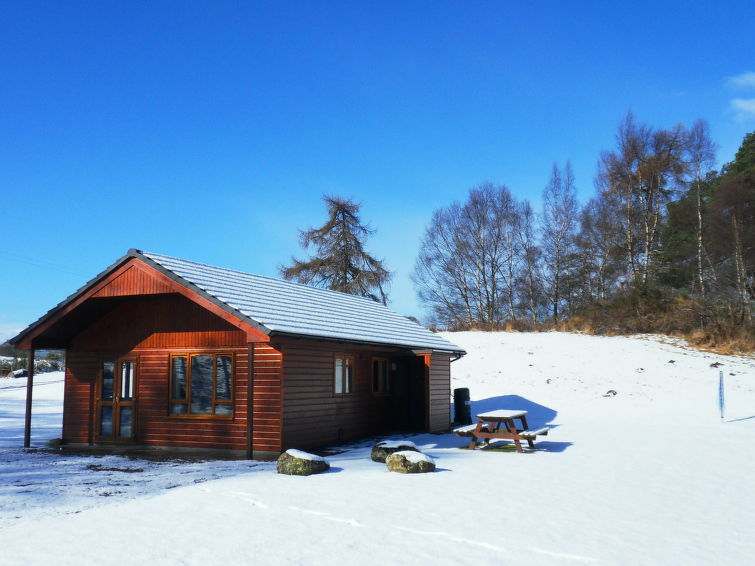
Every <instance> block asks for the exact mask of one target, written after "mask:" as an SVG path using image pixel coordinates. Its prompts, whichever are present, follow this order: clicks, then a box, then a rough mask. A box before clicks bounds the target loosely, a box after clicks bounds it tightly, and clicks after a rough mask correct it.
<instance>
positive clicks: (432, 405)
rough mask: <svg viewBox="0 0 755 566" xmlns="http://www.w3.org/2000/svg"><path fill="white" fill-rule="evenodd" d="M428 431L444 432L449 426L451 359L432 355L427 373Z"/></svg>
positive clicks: (446, 356)
mask: <svg viewBox="0 0 755 566" xmlns="http://www.w3.org/2000/svg"><path fill="white" fill-rule="evenodd" d="M429 401H430V402H429V409H430V411H429V418H428V420H429V429H430V432H445V431H447V430H448V429H449V428H450V426H451V357H450V356H449V355H448V354H437V353H436V354H433V355H432V356H431V357H430V372H429Z"/></svg>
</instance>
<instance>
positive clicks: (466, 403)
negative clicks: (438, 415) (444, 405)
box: [454, 387, 472, 425]
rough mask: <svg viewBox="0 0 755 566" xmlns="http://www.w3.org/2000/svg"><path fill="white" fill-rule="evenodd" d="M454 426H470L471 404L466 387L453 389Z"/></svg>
mask: <svg viewBox="0 0 755 566" xmlns="http://www.w3.org/2000/svg"><path fill="white" fill-rule="evenodd" d="M454 424H457V425H468V424H472V403H471V401H470V400H469V389H468V388H466V387H459V388H458V389H454Z"/></svg>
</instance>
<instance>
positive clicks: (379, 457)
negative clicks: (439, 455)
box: [370, 440, 419, 463]
mask: <svg viewBox="0 0 755 566" xmlns="http://www.w3.org/2000/svg"><path fill="white" fill-rule="evenodd" d="M406 450H408V451H412V452H419V448H417V447H416V446H415V445H414V442H411V441H410V440H384V441H382V442H378V443H377V444H376V445H375V446H373V447H372V452H371V453H370V458H372V461H373V462H381V463H385V459H386V458H387V457H388V456H390V455H391V454H394V453H396V452H401V451H406Z"/></svg>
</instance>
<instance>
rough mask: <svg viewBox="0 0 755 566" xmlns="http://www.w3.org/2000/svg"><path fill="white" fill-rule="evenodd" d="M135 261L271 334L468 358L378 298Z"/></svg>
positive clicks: (171, 261) (145, 255) (187, 265)
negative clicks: (326, 339)
mask: <svg viewBox="0 0 755 566" xmlns="http://www.w3.org/2000/svg"><path fill="white" fill-rule="evenodd" d="M129 256H132V257H138V258H140V259H142V260H143V261H146V263H148V264H151V265H153V266H155V267H157V268H158V269H160V270H161V271H163V272H165V273H167V274H168V275H172V276H175V277H173V278H174V279H176V277H177V278H178V280H179V281H181V280H183V281H184V282H188V283H189V284H190V285H191V286H192V287H194V288H196V289H198V290H199V291H200V292H202V293H203V294H206V295H207V296H208V297H210V298H212V299H214V300H215V302H219V303H222V305H225V307H227V310H231V311H236V312H237V313H240V314H241V315H243V317H247V318H248V319H251V321H254V322H255V323H256V326H258V327H259V328H260V329H261V330H262V331H264V332H266V333H268V334H273V333H278V334H289V335H296V336H311V337H313V338H328V339H334V340H346V341H352V342H363V343H374V344H383V345H394V346H403V347H407V348H411V349H429V350H437V351H443V352H454V353H459V354H464V353H465V352H464V350H463V349H462V348H460V347H459V346H456V345H455V344H452V343H451V342H449V341H448V340H446V339H445V338H443V337H442V336H440V335H438V334H435V333H433V332H430V331H429V330H427V329H426V328H424V327H423V326H421V325H419V324H417V323H416V322H414V321H412V320H410V319H408V318H406V317H404V316H401V315H400V314H398V313H395V312H393V311H392V310H391V309H389V308H388V307H386V306H384V305H382V304H380V303H377V302H375V301H373V300H372V299H368V298H364V297H358V296H355V295H349V294H346V293H340V292H338V291H330V290H327V289H318V288H316V287H310V286H308V285H301V284H299V283H293V282H291V281H283V280H280V279H274V278H272V277H264V276H261V275H253V274H251V273H244V272H242V271H234V270H231V269H225V268H222V267H214V266H211V265H206V264H203V263H197V262H194V261H188V260H185V259H179V258H175V257H170V256H166V255H161V254H155V253H150V252H142V251H139V250H130V251H129ZM243 317H242V318H243Z"/></svg>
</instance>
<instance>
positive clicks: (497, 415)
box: [477, 409, 527, 421]
mask: <svg viewBox="0 0 755 566" xmlns="http://www.w3.org/2000/svg"><path fill="white" fill-rule="evenodd" d="M526 414H527V411H521V410H510V409H498V410H497V411H490V412H489V413H482V414H479V415H477V418H478V419H482V420H484V421H497V420H507V419H518V418H520V417H523V416H524V415H526Z"/></svg>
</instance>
